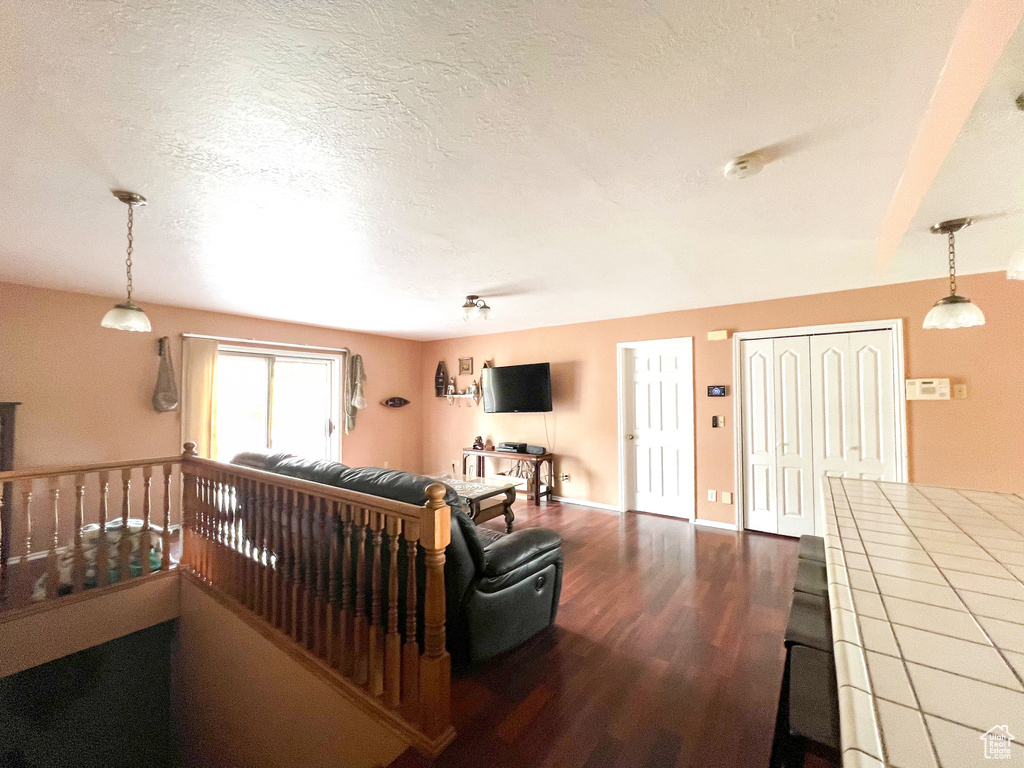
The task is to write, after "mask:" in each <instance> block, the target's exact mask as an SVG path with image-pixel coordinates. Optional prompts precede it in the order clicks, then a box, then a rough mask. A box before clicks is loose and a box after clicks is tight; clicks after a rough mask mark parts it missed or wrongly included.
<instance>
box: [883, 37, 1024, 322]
mask: <svg viewBox="0 0 1024 768" xmlns="http://www.w3.org/2000/svg"><path fill="white" fill-rule="evenodd" d="M1022 92H1024V26H1022V27H1021V28H1020V29H1018V30H1017V32H1016V33H1015V34H1014V36H1013V37H1012V38H1011V39H1010V42H1009V43H1008V44H1007V46H1006V49H1005V50H1004V51H1003V55H1002V58H1001V59H1000V60H999V65H998V66H997V67H996V70H995V72H994V73H993V74H992V79H991V80H989V82H988V85H987V86H986V87H985V90H984V91H983V92H982V94H981V96H980V97H979V99H978V101H977V103H976V104H975V105H974V110H973V111H972V112H971V116H970V117H969V118H968V120H967V122H966V123H965V124H964V127H963V129H962V130H961V132H960V135H959V136H958V137H957V140H956V143H955V144H954V145H953V149H952V150H951V151H950V153H949V154H948V155H947V156H946V160H945V162H944V163H943V164H942V168H941V170H940V171H939V175H938V177H937V178H936V179H935V183H934V184H933V185H932V187H931V189H930V190H929V191H928V194H927V196H926V197H925V199H924V201H923V203H922V204H921V207H920V208H919V209H918V212H917V216H916V217H915V219H914V222H913V224H912V225H911V227H910V231H909V232H907V235H906V237H905V238H904V239H903V243H902V244H901V246H900V248H899V250H897V252H896V256H895V258H894V259H893V262H894V263H893V267H892V269H891V270H890V271H892V272H894V273H895V274H896V275H903V274H916V273H917V272H919V271H922V270H926V269H929V268H930V267H936V265H937V267H936V268H937V269H938V270H939V271H940V273H941V271H942V270H944V269H945V268H946V249H947V247H946V241H945V237H939V236H936V235H933V234H931V233H930V232H929V231H928V228H929V227H930V226H931V225H932V224H934V223H936V222H939V221H944V220H946V219H956V218H961V217H964V216H969V217H972V218H973V219H974V222H975V223H974V224H973V225H972V226H971V227H970V228H968V229H966V230H964V231H963V232H962V233H960V234H958V235H957V236H956V263H957V271H958V272H962V273H971V272H992V271H995V270H1003V269H1006V266H1007V263H1008V262H1009V260H1010V256H1011V255H1012V254H1013V252H1014V251H1015V250H1016V249H1017V248H1019V247H1020V246H1021V244H1022V243H1024V111H1021V110H1019V109H1018V108H1017V106H1016V104H1015V100H1016V99H1017V97H1018V96H1019V95H1020V94H1021V93H1022ZM887 276H888V274H887ZM969 285H970V283H969V281H965V283H964V284H963V285H961V286H960V289H959V290H958V292H960V293H963V294H965V295H967V296H968V297H969V296H970V293H971V292H970V289H969ZM936 298H939V297H936ZM983 309H984V307H983Z"/></svg>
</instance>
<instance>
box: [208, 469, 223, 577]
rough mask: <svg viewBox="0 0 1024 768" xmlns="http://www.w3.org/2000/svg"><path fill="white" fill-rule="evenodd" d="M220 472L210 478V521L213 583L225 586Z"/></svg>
mask: <svg viewBox="0 0 1024 768" xmlns="http://www.w3.org/2000/svg"><path fill="white" fill-rule="evenodd" d="M219 477H220V474H219V473H216V472H215V473H214V475H213V478H212V479H211V480H210V522H211V523H212V531H211V534H212V535H211V542H212V545H213V546H212V552H213V562H212V568H211V572H212V576H213V581H212V583H213V585H214V586H216V587H220V588H223V587H224V586H225V585H224V546H223V540H222V536H223V534H224V526H223V525H222V522H223V521H222V519H221V506H220V505H221V500H222V498H223V497H222V494H221V487H220V480H219V479H218V478H219Z"/></svg>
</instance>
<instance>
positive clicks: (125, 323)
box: [100, 190, 153, 333]
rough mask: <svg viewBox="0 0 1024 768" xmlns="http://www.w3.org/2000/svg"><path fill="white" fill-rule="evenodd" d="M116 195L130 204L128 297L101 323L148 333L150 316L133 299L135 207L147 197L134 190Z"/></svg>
mask: <svg viewBox="0 0 1024 768" xmlns="http://www.w3.org/2000/svg"><path fill="white" fill-rule="evenodd" d="M114 197H116V198H117V199H118V200H120V201H121V202H122V203H124V204H125V205H127V206H128V258H127V259H125V266H126V268H127V272H128V297H127V298H126V299H125V300H124V302H123V303H122V304H115V305H114V308H113V309H112V310H110V311H109V312H107V314H105V315H104V316H103V321H102V322H101V323H100V325H102V326H103V327H104V328H114V329H116V330H118V331H141V332H143V333H148V332H149V331H151V330H153V326H151V325H150V324H149V318H148V317H146V313H145V312H143V311H142V307H140V306H139V305H138V304H136V303H135V302H133V301H132V223H133V219H134V215H133V214H134V213H135V207H136V206H140V205H145V204H146V198H144V197H143V196H142V195H137V194H135V193H134V192H122V191H120V190H118V191H115V192H114Z"/></svg>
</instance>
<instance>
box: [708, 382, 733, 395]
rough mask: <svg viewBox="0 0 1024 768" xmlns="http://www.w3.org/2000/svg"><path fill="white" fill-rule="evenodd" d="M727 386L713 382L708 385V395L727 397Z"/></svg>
mask: <svg viewBox="0 0 1024 768" xmlns="http://www.w3.org/2000/svg"><path fill="white" fill-rule="evenodd" d="M728 396H729V388H728V387H727V386H725V384H714V385H712V386H710V387H708V397H728Z"/></svg>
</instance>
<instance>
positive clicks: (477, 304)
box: [462, 294, 491, 323]
mask: <svg viewBox="0 0 1024 768" xmlns="http://www.w3.org/2000/svg"><path fill="white" fill-rule="evenodd" d="M490 314H491V308H490V307H488V306H487V302H486V301H484V300H483V299H481V298H480V297H479V296H475V295H473V294H470V295H469V296H467V297H466V303H465V304H463V305H462V322H464V323H468V322H469V321H470V320H486V319H487V318H488V317H489V316H490Z"/></svg>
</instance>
